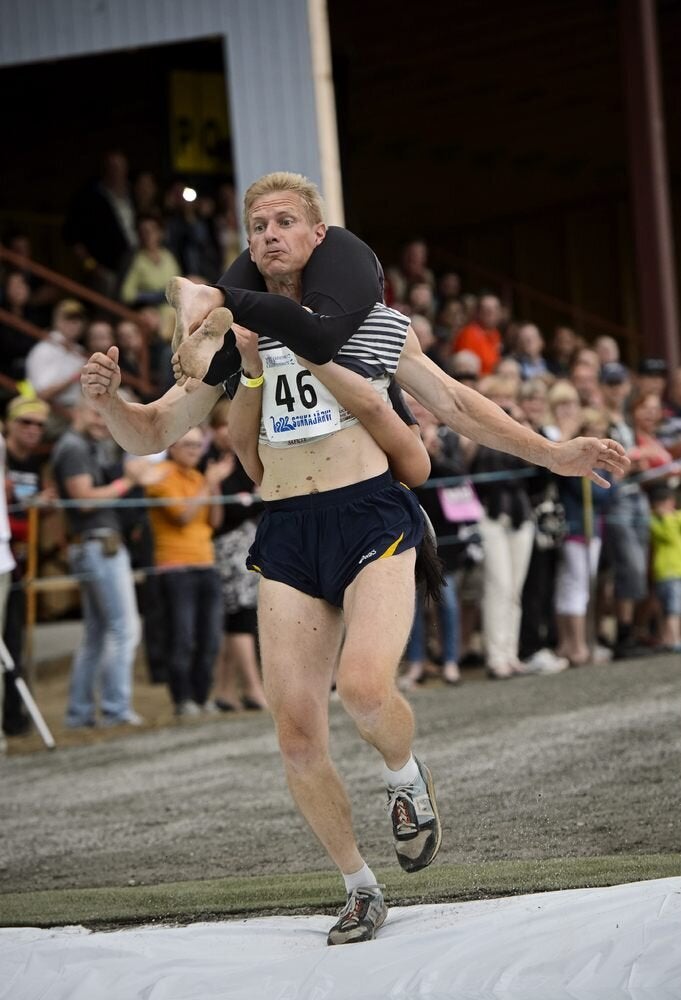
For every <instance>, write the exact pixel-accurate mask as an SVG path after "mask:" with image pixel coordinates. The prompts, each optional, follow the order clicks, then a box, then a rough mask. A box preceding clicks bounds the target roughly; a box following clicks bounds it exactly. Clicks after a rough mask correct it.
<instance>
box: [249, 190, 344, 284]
mask: <svg viewBox="0 0 681 1000" xmlns="http://www.w3.org/2000/svg"><path fill="white" fill-rule="evenodd" d="M249 230H250V231H249V235H248V245H249V248H250V253H251V260H252V261H253V262H254V264H255V265H256V267H257V268H258V270H259V271H260V273H261V274H262V275H263V276H264V277H265V278H275V279H276V278H287V277H290V276H293V275H296V274H299V273H300V272H301V271H302V270H303V268H304V267H305V265H306V264H307V262H308V260H309V259H310V254H311V253H312V251H313V250H314V248H315V247H316V246H319V244H320V243H321V242H322V240H323V239H324V237H325V235H326V226H325V225H324V223H323V222H316V223H315V222H310V220H309V219H308V216H307V214H306V212H305V206H304V204H303V201H302V199H301V198H300V196H299V195H297V194H295V193H294V192H288V191H277V192H276V193H274V194H268V195H263V197H262V198H258V199H256V201H255V202H254V203H253V206H252V208H251V214H250V219H249Z"/></svg>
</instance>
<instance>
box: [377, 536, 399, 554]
mask: <svg viewBox="0 0 681 1000" xmlns="http://www.w3.org/2000/svg"><path fill="white" fill-rule="evenodd" d="M403 538H404V532H402V534H401V535H400V537H399V538H396V539H395V541H394V542H393V543H392V545H389V546H388V548H387V549H386V550H385V552H384V553H383V555H380V556H379V557H378V558H379V559H387V558H388V556H394V555H395V551H396V550H397V546H398V545H399V544H400V542H401V541H402V539H403Z"/></svg>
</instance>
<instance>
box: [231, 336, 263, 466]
mask: <svg viewBox="0 0 681 1000" xmlns="http://www.w3.org/2000/svg"><path fill="white" fill-rule="evenodd" d="M232 329H233V330H234V336H235V338H236V342H237V347H238V349H239V352H240V354H241V363H242V367H243V371H244V374H246V373H247V374H248V377H249V378H251V379H258V378H260V376H261V375H262V361H261V359H260V355H259V354H258V337H257V334H254V333H251V331H250V330H246V329H244V328H243V327H241V326H239V325H238V324H236V323H235V324H234V326H233V327H232ZM261 413H262V385H260V386H246V385H243V383H241V382H240V383H239V387H238V389H237V391H236V393H235V394H234V398H233V400H232V402H231V403H230V406H229V414H228V416H227V424H228V426H229V436H230V439H231V441H232V447H233V448H234V451H235V452H236V454H237V457H238V459H239V461H240V462H241V464H242V465H243V467H244V469H245V470H246V473H247V474H248V475H249V476H250V477H251V479H252V480H253V482H254V483H255V484H256V486H259V485H260V483H261V482H262V477H263V473H264V469H263V465H262V462H261V461H260V455H259V453H258V435H259V432H260V418H261Z"/></svg>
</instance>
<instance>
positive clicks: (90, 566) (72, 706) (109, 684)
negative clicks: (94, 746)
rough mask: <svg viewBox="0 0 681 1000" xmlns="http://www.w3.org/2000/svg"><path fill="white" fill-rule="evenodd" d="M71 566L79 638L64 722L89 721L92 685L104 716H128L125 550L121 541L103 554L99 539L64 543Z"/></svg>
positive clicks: (131, 647)
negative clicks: (109, 553)
mask: <svg viewBox="0 0 681 1000" xmlns="http://www.w3.org/2000/svg"><path fill="white" fill-rule="evenodd" d="M68 558H69V566H70V568H71V572H72V573H73V574H75V575H76V576H79V577H81V578H82V579H81V581H80V593H81V605H82V612H83V628H84V634H83V639H82V642H81V644H80V647H79V648H78V650H77V652H76V655H75V658H74V661H73V667H72V670H71V684H70V688H69V703H68V707H67V710H66V724H67V726H71V727H77V726H92V725H94V723H95V713H96V690H97V687H99V688H100V707H101V710H102V713H103V715H104V718H105V720H106V721H108V722H125V721H126V720H128V719H130V718H132V717H133V711H132V707H131V704H130V700H131V695H132V669H133V664H134V660H135V650H136V649H137V645H138V643H139V641H140V624H139V617H138V614H137V601H136V599H135V588H134V584H133V579H132V572H131V569H130V556H129V555H128V550H127V549H126V548H125V546H124V545H121V546H120V548H119V549H118V552H116V554H115V555H112V556H107V555H105V554H104V551H103V547H102V543H101V541H97V540H96V539H91V540H89V541H85V542H82V543H81V544H78V545H70V546H69V552H68Z"/></svg>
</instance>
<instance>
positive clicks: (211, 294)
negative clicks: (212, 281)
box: [166, 277, 224, 354]
mask: <svg viewBox="0 0 681 1000" xmlns="http://www.w3.org/2000/svg"><path fill="white" fill-rule="evenodd" d="M166 300H167V301H168V303H169V304H170V305H171V306H172V307H173V309H174V310H175V332H174V333H173V339H172V344H171V346H172V349H173V354H176V353H177V351H178V348H179V346H180V344H182V343H183V341H185V340H186V339H187V338H188V337H190V336H191V334H192V333H194V331H195V330H197V329H198V328H199V327H200V326H201V324H202V323H203V321H204V320H205V319H206V318H207V316H208V315H209V313H211V312H212V311H213V310H214V309H217V308H219V307H220V306H222V305H224V297H223V294H222V292H221V291H220V290H219V289H218V288H213V287H212V286H211V285H199V284H197V283H196V282H194V281H190V280H189V278H180V277H177V278H171V279H170V281H169V282H168V284H167V285H166Z"/></svg>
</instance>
